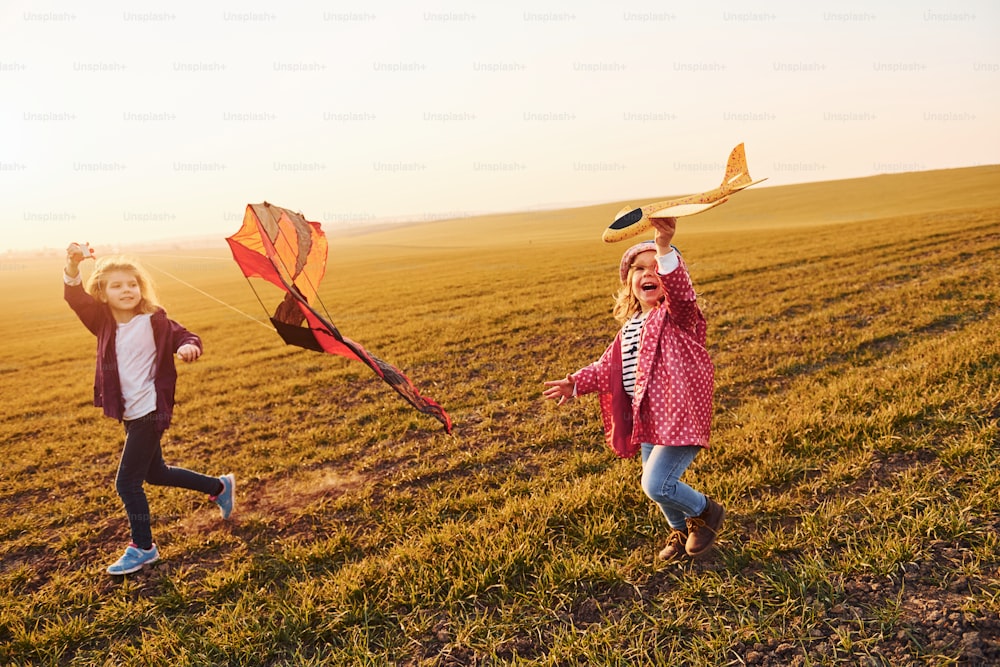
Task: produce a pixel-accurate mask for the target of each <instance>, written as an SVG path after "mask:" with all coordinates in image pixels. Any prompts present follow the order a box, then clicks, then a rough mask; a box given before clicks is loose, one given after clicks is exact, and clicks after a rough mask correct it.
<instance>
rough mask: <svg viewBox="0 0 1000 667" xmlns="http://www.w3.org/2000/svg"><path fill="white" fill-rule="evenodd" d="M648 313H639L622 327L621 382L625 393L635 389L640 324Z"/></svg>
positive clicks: (630, 394)
mask: <svg viewBox="0 0 1000 667" xmlns="http://www.w3.org/2000/svg"><path fill="white" fill-rule="evenodd" d="M647 314H648V313H639V314H638V315H635V316H634V317H633V318H632V319H630V320H629V321H628V322H626V323H625V325H624V326H623V327H622V384H623V385H625V393H627V394H628V395H629V396H632V395H633V390H634V389H635V371H636V369H637V368H638V366H639V338H640V336H641V335H642V325H643V323H644V322H645V321H646V315H647Z"/></svg>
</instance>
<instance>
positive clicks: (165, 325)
mask: <svg viewBox="0 0 1000 667" xmlns="http://www.w3.org/2000/svg"><path fill="white" fill-rule="evenodd" d="M64 294H65V297H66V301H67V302H68V303H69V307H70V308H72V309H73V312H75V313H76V316H77V317H79V318H80V321H81V322H83V324H84V326H86V327H87V329H89V330H90V333H92V334H94V335H95V336H97V370H96V372H95V374H94V405H95V406H97V407H99V408H104V414H105V415H106V416H108V417H111V418H113V419H117V420H118V421H121V420H122V415H124V413H125V403H124V400H123V399H122V388H121V383H120V382H119V380H118V358H117V356H116V355H115V337H116V335H117V333H118V323H117V322H116V321H115V318H114V316H113V315H112V314H111V309H110V308H108V306H107V305H106V304H103V303H101V302H99V301H97V300H96V299H94V297H92V296H90V295H89V294H87V292H86V291H85V290H84V289H83V286H82V285H66V286H65V291H64ZM149 321H150V324H152V327H153V342H154V343H155V345H156V375H155V378H154V380H153V385H154V386H155V387H156V413H157V422H158V423H159V426H160V430H161V431H162V430H165V429H166V428H167V427H168V426H169V425H170V417H171V415H172V414H173V411H174V389H175V387H176V386H177V367H176V366H175V365H174V353H176V352H177V350H179V349H180V348H181V346H183V345H187V344H189V343H190V344H192V345H197V346H198V348H199V349H201V348H202V345H201V339H200V338H199V337H198V336H196V335H195V334H193V333H191V332H190V331H188V330H187V329H185V328H184V327H182V326H181V325H180V324H178V323H177V322H174V321H173V320H171V319H169V318H168V317H167V313H166V311H164V310H163V309H162V308H160V309H158V310H157V311H156V312H155V313H153V314H152V315H151V316H150V318H149Z"/></svg>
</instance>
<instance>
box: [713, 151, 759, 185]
mask: <svg viewBox="0 0 1000 667" xmlns="http://www.w3.org/2000/svg"><path fill="white" fill-rule="evenodd" d="M751 183H753V179H751V178H750V170H749V169H747V156H746V153H745V152H744V151H743V144H739V145H738V146H736V148H734V149H733V152H732V153H730V154H729V161H728V162H727V163H726V175H725V176H723V177H722V183H721V185H720V187H721V188H722V189H724V190H732V189H736V188H745V187H746V186H748V185H750V184H751Z"/></svg>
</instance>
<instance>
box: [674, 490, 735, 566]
mask: <svg viewBox="0 0 1000 667" xmlns="http://www.w3.org/2000/svg"><path fill="white" fill-rule="evenodd" d="M705 499H706V500H707V501H708V503H707V504H706V505H705V511H704V512H702V513H701V514H700V515H699V516H693V517H688V519H687V528H688V538H687V544H685V545H684V549H685V550H686V551H687V554H688V556H699V555H701V554H703V553H705V552H706V551H708V548H709V547H711V546H712V544H713V543H714V542H715V536H716V535H717V534H718V532H719V530H720V529H721V528H722V520H723V519H725V518H726V508H724V507H723V506H722V505H720V504H719V503H717V502H715V501H714V500H712V499H711V498H708V497H707V496H706V498H705Z"/></svg>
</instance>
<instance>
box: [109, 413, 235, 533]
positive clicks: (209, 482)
mask: <svg viewBox="0 0 1000 667" xmlns="http://www.w3.org/2000/svg"><path fill="white" fill-rule="evenodd" d="M124 424H125V447H124V449H122V458H121V461H120V462H119V464H118V476H117V478H116V479H115V487H116V489H117V491H118V495H119V497H121V499H122V503H124V505H125V513H126V514H128V523H129V529H130V531H131V533H132V541H133V542H134V543H135V544H136V545H137V546H138V547H139V548H141V549H149V548H151V547H152V546H153V535H152V530H151V528H150V516H149V502H148V501H147V500H146V492H145V491H144V490H143V488H142V484H143V482H149V483H150V484H155V485H157V486H176V487H180V488H184V489H191V490H192V491H201V492H202V493H207V494H209V495H212V494H214V493H216V492H218V490H219V479H218V478H217V477H209V476H207V475H202V474H201V473H197V472H192V471H190V470H185V469H184V468H172V467H170V466H168V465H167V464H166V463H164V462H163V452H162V450H161V449H160V437H161V436H162V435H163V431H162V429H161V427H160V422H159V421H158V420H157V417H156V413H155V412H151V413H149V414H148V415H146V416H145V417H139V418H138V419H133V420H131V421H126V422H124Z"/></svg>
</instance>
